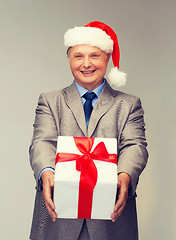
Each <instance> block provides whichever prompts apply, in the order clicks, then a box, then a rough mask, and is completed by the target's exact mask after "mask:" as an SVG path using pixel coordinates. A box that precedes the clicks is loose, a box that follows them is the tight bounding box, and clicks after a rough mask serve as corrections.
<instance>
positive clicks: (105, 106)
mask: <svg viewBox="0 0 176 240" xmlns="http://www.w3.org/2000/svg"><path fill="white" fill-rule="evenodd" d="M117 94H118V92H117V91H114V90H113V89H112V88H111V87H110V86H109V84H108V83H107V82H106V84H105V86H104V88H103V90H102V92H101V93H100V96H99V98H98V100H97V102H96V104H95V107H94V109H93V111H92V114H91V117H90V121H89V126H88V137H91V136H92V134H93V132H94V131H95V128H96V126H97V124H98V121H99V120H100V118H101V117H102V116H103V115H104V114H106V112H108V110H109V109H110V108H111V107H112V105H113V104H114V103H115V101H116V98H115V96H116V95H117Z"/></svg>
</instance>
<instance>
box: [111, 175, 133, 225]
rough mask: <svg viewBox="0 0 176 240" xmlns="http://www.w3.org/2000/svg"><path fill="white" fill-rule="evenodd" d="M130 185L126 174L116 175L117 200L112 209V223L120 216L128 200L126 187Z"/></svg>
mask: <svg viewBox="0 0 176 240" xmlns="http://www.w3.org/2000/svg"><path fill="white" fill-rule="evenodd" d="M129 184H130V176H129V175H128V174H127V173H120V174H119V175H118V185H117V191H118V192H117V194H118V199H117V202H116V204H115V207H114V212H113V213H112V215H111V219H112V221H113V222H115V221H116V219H117V218H118V217H119V216H120V215H121V213H122V212H123V210H124V208H125V205H126V201H127V198H128V186H129Z"/></svg>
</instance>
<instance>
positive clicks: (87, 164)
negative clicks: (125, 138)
mask: <svg viewBox="0 0 176 240" xmlns="http://www.w3.org/2000/svg"><path fill="white" fill-rule="evenodd" d="M74 141H75V144H76V146H77V148H78V149H79V151H80V152H81V153H83V155H79V154H74V153H57V155H56V163H58V162H68V161H76V170H77V171H80V172H81V176H80V183H79V198H78V218H91V211H92V198H93V189H94V187H95V185H96V182H97V168H96V166H95V163H94V161H93V159H94V160H100V161H104V162H109V163H115V164H117V155H116V154H109V153H108V151H107V149H106V146H105V144H104V143H103V142H100V143H98V144H97V146H96V147H95V148H94V150H93V152H91V149H92V146H93V143H94V138H88V137H74Z"/></svg>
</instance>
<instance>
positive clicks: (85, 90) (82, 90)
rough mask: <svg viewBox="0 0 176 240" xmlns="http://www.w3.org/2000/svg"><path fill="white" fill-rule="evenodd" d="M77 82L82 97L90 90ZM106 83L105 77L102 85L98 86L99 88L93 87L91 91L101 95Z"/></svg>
mask: <svg viewBox="0 0 176 240" xmlns="http://www.w3.org/2000/svg"><path fill="white" fill-rule="evenodd" d="M74 82H75V85H76V87H77V89H78V92H79V94H80V96H81V97H82V96H83V95H84V94H85V93H86V92H90V91H89V90H87V89H86V88H84V87H82V86H81V85H79V84H78V83H77V82H76V81H74ZM104 85H105V79H103V82H102V84H101V85H100V86H98V87H97V88H95V89H93V90H92V91H91V92H94V93H95V94H96V95H97V97H99V95H100V93H101V91H102V90H103V88H104Z"/></svg>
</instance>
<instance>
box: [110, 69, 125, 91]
mask: <svg viewBox="0 0 176 240" xmlns="http://www.w3.org/2000/svg"><path fill="white" fill-rule="evenodd" d="M126 76H127V74H126V73H124V72H121V71H119V69H118V68H117V67H113V68H112V69H111V70H110V72H109V74H108V82H109V84H110V85H111V86H112V87H113V88H118V87H122V86H124V85H125V83H126Z"/></svg>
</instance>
